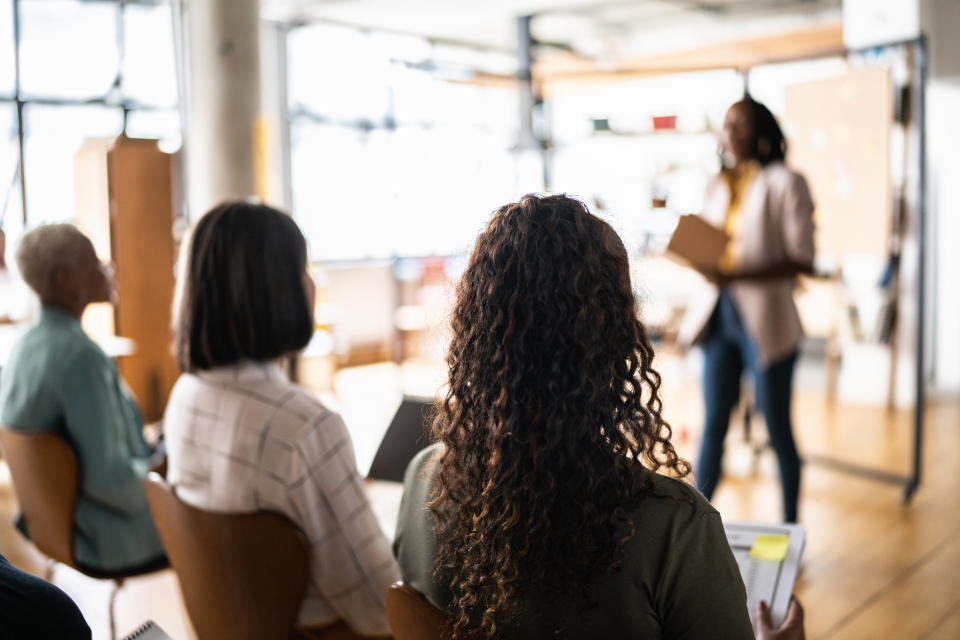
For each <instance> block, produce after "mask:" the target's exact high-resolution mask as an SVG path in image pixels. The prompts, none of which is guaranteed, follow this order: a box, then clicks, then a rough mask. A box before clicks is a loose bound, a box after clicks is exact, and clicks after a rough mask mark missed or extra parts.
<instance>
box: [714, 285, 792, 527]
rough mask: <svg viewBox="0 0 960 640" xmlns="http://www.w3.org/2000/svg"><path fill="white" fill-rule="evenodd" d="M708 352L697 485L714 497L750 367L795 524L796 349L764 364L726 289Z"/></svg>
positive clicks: (787, 515)
mask: <svg viewBox="0 0 960 640" xmlns="http://www.w3.org/2000/svg"><path fill="white" fill-rule="evenodd" d="M703 355H704V358H703V363H704V364H703V401H704V408H705V410H706V424H705V425H704V430H703V441H702V442H701V444H700V456H699V459H698V460H697V488H698V489H699V490H700V491H701V492H702V493H703V495H704V496H706V497H707V499H708V500H709V499H710V498H711V497H712V496H713V491H714V489H716V487H717V480H718V479H719V478H720V460H721V457H722V456H723V440H724V437H725V436H726V435H727V428H728V427H729V425H730V413H731V412H732V411H733V408H734V407H735V406H736V405H737V402H738V401H739V399H740V377H741V376H742V375H743V370H744V368H747V369H748V370H749V371H750V374H751V375H752V376H753V380H754V386H755V391H756V403H757V407H758V408H759V409H760V411H761V412H762V413H763V416H764V419H765V420H766V423H767V432H768V433H769V434H770V444H771V445H772V446H773V450H774V451H775V452H776V454H777V462H778V464H779V467H780V482H781V485H782V489H783V519H784V520H785V521H786V522H796V521H797V498H798V495H799V491H800V457H799V456H798V455H797V447H796V444H795V443H794V441H793V428H792V425H791V423H790V398H791V388H792V386H793V369H794V365H795V364H796V362H797V353H796V352H795V351H794V352H793V353H791V354H790V355H788V356H785V357H783V358H781V359H779V360H777V361H776V362H772V363H770V364H769V365H767V366H766V367H764V368H761V367H760V364H759V363H758V362H757V354H756V350H755V347H754V345H753V342H752V341H751V339H750V337H749V336H748V335H747V332H746V330H745V329H744V327H743V323H742V321H741V319H740V312H739V310H738V309H737V304H736V301H735V300H734V299H733V296H732V295H731V294H730V293H729V292H728V291H723V292H721V294H720V298H719V300H718V301H717V306H716V309H714V312H713V316H711V318H710V324H709V325H708V327H707V338H706V341H705V342H704V345H703Z"/></svg>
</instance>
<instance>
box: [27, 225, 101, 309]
mask: <svg viewBox="0 0 960 640" xmlns="http://www.w3.org/2000/svg"><path fill="white" fill-rule="evenodd" d="M84 240H86V241H88V242H89V239H88V238H87V236H85V235H83V233H82V232H81V231H80V230H79V229H77V228H76V227H75V226H73V225H72V224H45V225H41V226H39V227H37V228H36V229H32V230H30V231H28V232H27V233H25V234H24V236H23V238H21V239H20V245H19V246H18V247H17V268H18V269H19V270H20V276H21V277H22V278H23V281H24V282H26V283H27V285H29V287H30V288H31V289H33V290H34V291H35V292H36V294H37V295H38V296H40V299H41V300H43V299H45V298H46V297H48V295H49V294H50V293H51V291H50V287H51V285H52V284H53V272H54V271H56V270H57V269H60V268H64V267H66V268H68V269H73V268H76V267H77V266H79V263H80V259H81V257H82V254H81V252H80V251H79V249H80V248H81V247H82V246H83V244H82V241H84Z"/></svg>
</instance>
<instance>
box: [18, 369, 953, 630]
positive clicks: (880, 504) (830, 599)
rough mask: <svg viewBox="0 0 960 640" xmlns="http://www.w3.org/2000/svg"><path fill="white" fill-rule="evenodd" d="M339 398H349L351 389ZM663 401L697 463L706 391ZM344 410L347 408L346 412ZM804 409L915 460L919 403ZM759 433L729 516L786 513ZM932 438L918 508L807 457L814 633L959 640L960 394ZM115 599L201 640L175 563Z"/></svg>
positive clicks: (669, 391)
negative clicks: (905, 408) (902, 407)
mask: <svg viewBox="0 0 960 640" xmlns="http://www.w3.org/2000/svg"><path fill="white" fill-rule="evenodd" d="M368 374H369V375H370V376H373V377H377V376H389V375H396V372H395V371H394V372H393V373H390V370H389V369H384V368H381V369H371V370H369V371H368V372H367V373H360V374H355V375H356V376H357V379H358V380H361V379H367V378H368ZM666 379H670V378H666ZM365 386H366V385H365ZM375 386H379V385H375ZM380 388H381V389H383V388H384V387H382V386H380ZM338 391H341V389H339V388H338ZM342 395H346V396H349V393H347V394H342ZM361 395H362V394H361ZM341 400H342V401H343V403H344V404H345V405H347V404H349V398H341ZM368 400H369V398H367V397H364V401H365V402H366V401H368ZM664 401H665V406H666V416H667V418H668V420H670V422H671V423H672V424H673V426H674V430H675V440H676V443H677V446H678V449H679V451H680V453H681V455H683V456H685V457H688V458H689V459H691V460H692V459H694V458H695V453H696V447H697V442H698V433H699V422H700V420H701V416H702V410H701V407H700V400H699V395H698V392H697V389H696V387H695V385H690V384H682V385H680V384H678V385H676V386H674V387H670V386H669V385H668V386H667V387H666V388H665V389H664ZM343 408H344V409H345V415H349V413H350V411H349V410H347V409H349V407H347V406H344V407H343ZM386 413H389V408H388V409H387V411H386ZM794 416H795V425H794V429H795V431H796V434H797V438H798V441H799V445H800V448H801V452H802V454H804V455H807V456H812V455H821V456H830V457H835V458H840V459H844V460H847V461H849V462H853V463H856V464H859V465H865V466H868V467H872V468H877V469H882V470H886V471H891V472H894V473H905V472H906V470H907V468H908V462H909V456H910V448H909V442H910V430H911V428H912V414H911V413H910V412H898V413H895V414H893V415H888V414H887V413H886V412H885V411H884V410H882V409H879V408H864V407H852V406H834V407H831V406H829V405H828V404H827V403H826V402H825V401H824V399H823V395H822V393H817V392H809V391H807V392H800V393H798V401H797V405H796V407H795V410H794ZM348 424H349V420H348ZM351 427H352V428H356V426H355V425H351ZM754 431H755V433H754V434H752V439H753V440H754V442H751V443H745V442H743V434H742V432H741V431H740V428H739V427H734V428H733V429H732V431H731V433H730V435H729V436H728V444H727V453H726V456H725V460H724V462H725V475H724V479H723V481H722V483H721V486H720V488H719V489H718V491H717V494H716V496H715V500H714V502H715V504H716V506H717V508H718V509H719V510H720V512H721V513H722V515H723V517H724V519H726V520H761V521H770V522H773V521H777V520H778V518H779V517H780V494H779V483H778V480H777V474H776V466H775V462H774V460H773V456H772V453H771V452H770V451H769V450H766V451H762V452H761V453H760V454H755V453H754V448H755V447H754V445H755V444H757V442H761V443H762V441H763V440H764V438H765V436H764V432H763V428H762V424H760V425H758V428H757V429H755V430H754ZM926 434H927V437H926V442H925V448H924V460H925V470H924V476H923V480H922V484H921V486H920V490H919V491H918V492H917V494H916V496H915V497H914V499H913V501H912V502H911V503H910V504H909V505H903V504H901V500H900V498H901V489H900V487H899V486H894V485H892V484H885V483H879V482H876V481H872V480H868V479H864V478H861V477H857V476H852V475H848V474H844V473H838V472H836V471H833V470H830V469H827V468H824V467H822V466H819V465H817V464H812V463H808V464H806V465H805V466H804V470H803V481H802V495H801V508H800V519H801V522H802V523H803V524H805V525H806V527H807V530H808V533H807V535H808V537H807V547H806V552H805V555H804V562H803V568H802V571H801V575H800V579H799V583H798V586H797V590H796V592H797V595H798V596H799V598H800V599H801V601H802V602H803V604H804V607H805V608H806V612H807V637H808V638H809V639H810V640H821V639H830V640H847V639H860V638H863V639H874V638H897V639H901V638H903V639H914V638H916V639H921V638H926V639H930V640H947V639H957V638H960V400H949V401H946V400H942V401H931V402H929V403H928V411H927V422H926ZM358 457H359V456H358ZM15 509H16V504H15V498H14V496H13V494H12V491H11V489H10V484H9V474H8V473H7V470H6V468H5V466H4V465H2V464H0V553H3V554H4V555H5V556H7V558H8V559H10V561H11V562H13V563H14V564H17V565H19V566H21V567H23V568H25V569H27V570H29V571H32V572H35V573H40V572H41V571H42V568H43V560H42V558H41V557H40V556H39V554H38V553H37V552H36V551H35V550H34V549H33V548H32V546H30V545H29V543H25V542H24V541H23V540H22V539H21V538H20V537H19V535H18V534H17V533H16V532H15V531H14V530H13V528H12V526H11V524H10V521H11V519H12V516H13V513H14V512H15ZM390 533H391V534H392V532H390ZM55 581H56V582H57V583H58V584H61V585H62V586H63V587H64V588H65V590H67V591H68V593H70V594H71V595H72V596H73V597H74V598H75V599H78V600H80V601H81V602H80V605H81V609H82V610H83V611H84V613H85V615H86V616H87V617H88V619H90V621H91V623H92V626H93V627H95V632H96V633H95V636H94V637H95V638H105V637H108V633H107V629H106V624H105V618H106V602H107V600H106V598H107V593H108V587H107V585H104V584H102V583H97V582H96V581H90V580H87V579H85V578H82V577H80V576H77V575H75V574H71V573H70V572H64V571H61V572H59V574H58V576H57V577H56V579H55ZM117 606H118V612H119V615H118V627H119V630H120V631H121V632H126V631H129V630H130V629H132V628H134V627H136V626H137V625H139V623H141V622H142V621H144V620H145V619H147V618H153V619H155V620H156V621H157V622H159V623H160V625H161V626H163V627H164V628H165V629H166V630H167V631H168V633H170V635H172V636H173V637H174V638H178V639H180V638H191V637H193V633H192V631H191V630H190V627H189V623H188V622H187V620H186V617H185V616H184V614H183V609H182V603H181V601H180V596H179V592H178V588H177V584H176V580H175V577H174V576H173V575H172V573H171V572H169V571H167V572H162V573H160V574H157V575H155V576H152V577H148V578H144V579H138V580H133V581H131V582H130V583H128V585H126V586H124V588H123V590H122V591H121V594H120V596H119V598H118V601H117Z"/></svg>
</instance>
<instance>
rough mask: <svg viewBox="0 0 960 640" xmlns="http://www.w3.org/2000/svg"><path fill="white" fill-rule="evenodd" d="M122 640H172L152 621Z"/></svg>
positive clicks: (148, 621)
mask: <svg viewBox="0 0 960 640" xmlns="http://www.w3.org/2000/svg"><path fill="white" fill-rule="evenodd" d="M123 640H173V638H171V637H170V636H169V635H167V633H166V631H164V630H163V629H161V628H160V625H158V624H157V623H156V622H154V621H153V620H147V621H146V622H144V623H143V624H142V625H140V626H139V627H137V628H136V629H134V630H133V632H131V633H129V634H127V635H125V636H123Z"/></svg>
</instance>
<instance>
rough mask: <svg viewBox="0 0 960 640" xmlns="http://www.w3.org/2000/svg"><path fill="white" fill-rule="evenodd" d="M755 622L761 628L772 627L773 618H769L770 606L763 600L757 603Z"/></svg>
mask: <svg viewBox="0 0 960 640" xmlns="http://www.w3.org/2000/svg"><path fill="white" fill-rule="evenodd" d="M757 622H758V623H759V625H760V628H761V629H764V628H766V629H773V620H771V619H770V606H769V605H768V604H767V603H766V602H764V601H763V600H761V601H760V602H759V604H757Z"/></svg>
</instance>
